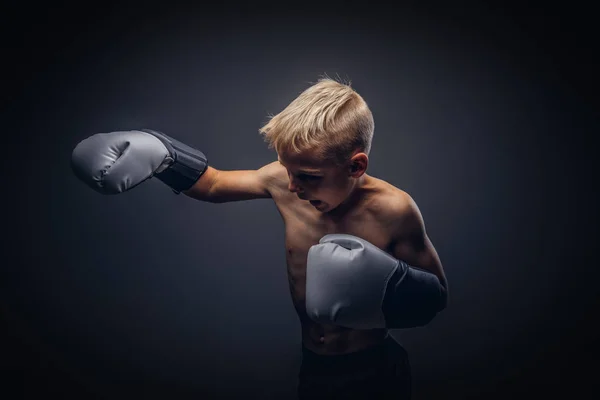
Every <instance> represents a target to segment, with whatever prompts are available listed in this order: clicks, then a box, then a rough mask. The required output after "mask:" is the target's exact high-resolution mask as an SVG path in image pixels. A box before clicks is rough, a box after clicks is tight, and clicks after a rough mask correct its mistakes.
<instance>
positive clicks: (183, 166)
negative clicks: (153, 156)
mask: <svg viewBox="0 0 600 400" xmlns="http://www.w3.org/2000/svg"><path fill="white" fill-rule="evenodd" d="M141 131H142V132H146V133H149V134H151V135H153V136H155V137H156V138H158V139H159V140H160V141H161V142H162V143H163V144H164V145H165V147H166V148H167V149H168V150H169V154H170V158H169V157H168V158H167V159H166V160H165V163H164V164H163V165H162V166H161V167H160V168H159V169H158V170H157V171H158V172H156V173H155V174H154V176H156V177H157V178H158V179H159V180H161V181H162V182H163V183H165V184H166V185H167V186H169V187H170V188H171V189H173V191H174V192H175V193H176V194H179V193H181V192H182V191H184V190H188V189H189V188H191V187H192V186H193V185H194V183H196V181H197V180H198V179H200V177H201V176H202V174H204V172H206V169H207V168H208V160H207V158H206V156H205V155H204V153H202V152H201V151H199V150H197V149H194V148H193V147H190V146H188V145H186V144H185V143H182V142H180V141H178V140H176V139H173V138H171V137H169V136H167V135H165V134H164V133H162V132H158V131H154V130H151V129H141Z"/></svg>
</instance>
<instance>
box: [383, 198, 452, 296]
mask: <svg viewBox="0 0 600 400" xmlns="http://www.w3.org/2000/svg"><path fill="white" fill-rule="evenodd" d="M405 197H406V198H405V201H404V204H403V206H402V207H401V209H400V211H399V212H398V217H397V219H396V227H395V230H394V232H395V235H394V245H393V256H394V257H396V258H397V259H399V260H402V261H404V262H405V263H407V264H408V265H411V266H413V267H417V268H420V269H424V270H426V271H429V272H431V273H433V274H434V275H436V276H437V277H438V279H439V280H440V282H441V283H442V285H443V286H444V287H446V288H447V282H446V276H445V273H444V268H443V266H442V262H441V260H440V257H439V255H438V253H437V251H436V249H435V247H434V245H433V243H432V242H431V240H430V238H429V236H428V235H427V233H426V230H425V222H424V220H423V216H422V215H421V212H420V210H419V208H418V207H417V205H416V203H415V202H414V201H413V200H412V199H411V198H410V196H408V195H406V196H405Z"/></svg>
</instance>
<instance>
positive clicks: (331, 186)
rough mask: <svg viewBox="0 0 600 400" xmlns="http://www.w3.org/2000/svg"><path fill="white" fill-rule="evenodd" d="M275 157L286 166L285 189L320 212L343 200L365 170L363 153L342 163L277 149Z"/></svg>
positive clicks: (332, 207)
mask: <svg viewBox="0 0 600 400" xmlns="http://www.w3.org/2000/svg"><path fill="white" fill-rule="evenodd" d="M278 160H279V162H280V163H281V164H282V165H283V166H284V167H285V168H286V169H287V172H288V178H289V184H288V189H289V190H290V191H291V192H293V193H296V195H297V196H298V198H300V199H301V200H305V201H309V202H310V204H311V205H312V206H313V207H314V208H316V209H317V210H318V211H320V212H328V211H331V210H333V209H335V208H336V207H338V206H339V205H340V204H341V203H342V202H343V201H344V200H346V199H347V198H348V196H349V194H350V193H351V191H352V189H353V188H354V186H355V184H356V181H357V179H358V178H359V177H360V176H361V175H362V174H363V173H364V170H366V155H364V153H358V154H357V155H355V156H353V157H352V159H350V160H348V162H347V163H346V164H345V165H342V166H339V165H334V164H333V163H326V162H322V161H319V160H315V159H314V158H311V155H310V154H287V153H279V157H278ZM357 160H359V162H358V163H357V162H356V161H357ZM356 164H359V167H358V168H357V167H356ZM360 165H362V167H363V168H362V169H361V167H360Z"/></svg>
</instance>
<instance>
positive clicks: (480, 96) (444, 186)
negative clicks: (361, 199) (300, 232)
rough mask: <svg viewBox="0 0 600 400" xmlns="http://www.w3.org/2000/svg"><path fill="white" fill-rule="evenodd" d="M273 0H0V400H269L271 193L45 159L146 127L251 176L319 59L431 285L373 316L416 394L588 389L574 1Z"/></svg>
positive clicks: (291, 368) (295, 353) (289, 363)
mask: <svg viewBox="0 0 600 400" xmlns="http://www.w3.org/2000/svg"><path fill="white" fill-rule="evenodd" d="M294 4H295V5H292V6H283V8H282V6H281V5H279V7H276V8H273V7H268V6H267V5H262V4H261V6H260V7H259V6H255V7H250V6H237V5H234V4H232V3H228V4H227V5H223V6H221V7H220V8H216V7H214V6H213V7H210V8H209V7H208V6H207V7H206V8H201V7H199V6H196V7H180V8H178V9H175V8H172V7H171V6H172V5H171V4H170V5H168V6H167V5H162V6H150V5H148V4H146V5H144V6H143V7H138V6H125V5H120V6H113V5H110V4H108V3H105V4H102V5H100V6H98V5H92V6H89V5H85V7H88V6H89V8H86V9H84V8H83V6H82V5H81V6H73V5H62V6H61V5H59V6H54V7H53V8H51V9H50V8H48V9H40V8H35V7H32V6H31V7H29V6H19V7H16V6H14V5H10V4H9V5H7V6H5V9H4V12H3V13H2V15H3V17H4V19H5V21H4V22H5V23H4V25H3V26H4V27H3V30H4V32H3V35H2V40H3V49H4V51H5V56H6V57H5V58H4V61H3V63H4V65H3V74H2V76H3V91H2V120H3V121H4V122H3V123H4V124H5V127H6V132H5V136H6V138H7V140H6V141H5V147H4V152H3V154H4V155H3V175H4V187H3V193H4V195H3V197H4V200H6V204H5V216H6V218H5V221H6V223H5V224H4V226H5V230H4V231H5V237H4V239H3V242H4V246H5V251H3V253H4V260H3V263H2V276H1V278H2V279H1V281H0V282H1V284H2V286H1V292H0V305H1V307H2V308H1V310H0V311H1V315H2V326H1V328H2V329H1V332H2V333H1V335H2V336H1V337H0V338H1V340H2V347H1V348H0V350H1V351H2V354H1V355H0V360H2V361H1V362H2V364H1V365H2V369H3V371H2V377H3V379H4V380H5V382H3V383H4V385H5V386H4V387H5V388H7V390H9V389H13V390H14V393H15V396H14V397H10V398H40V397H39V395H40V393H59V394H60V396H62V397H63V398H65V397H69V398H70V397H73V398H81V399H84V398H86V399H87V398H102V399H117V398H119V399H120V398H145V399H154V398H156V399H187V398H206V397H209V398H211V397H217V396H220V397H221V398H237V397H238V396H239V395H240V394H241V393H244V394H245V395H246V397H245V398H252V397H256V398H262V399H267V398H273V399H284V398H286V399H287V398H293V396H294V391H295V382H296V374H297V370H298V367H299V362H300V332H299V323H298V320H297V317H296V315H295V312H294V309H293V307H292V303H291V300H290V297H289V293H288V286H287V281H286V269H285V263H284V261H285V258H284V256H285V254H284V248H283V224H282V222H281V220H280V218H279V215H278V213H277V211H276V209H275V207H274V205H273V204H272V202H270V201H268V200H257V201H249V202H239V203H228V204H207V203H202V202H198V201H194V200H192V199H189V198H186V197H183V196H176V195H174V194H173V193H172V192H171V191H170V190H168V189H167V188H166V187H165V186H164V185H162V184H161V183H160V182H159V181H156V180H153V181H150V182H147V183H145V184H144V185H142V186H139V187H138V188H136V189H135V190H132V191H130V192H128V193H125V194H122V195H119V196H113V197H105V196H101V195H99V194H97V193H95V192H93V191H91V190H90V189H88V188H87V187H85V186H84V185H82V184H81V183H80V182H78V181H77V180H76V179H75V177H74V176H73V174H72V172H71V170H70V166H69V157H70V153H71V150H72V149H73V147H74V146H75V145H76V144H77V142H78V141H80V140H82V139H83V138H85V137H87V136H89V135H91V134H94V133H97V132H108V131H112V130H123V129H135V128H141V127H147V128H153V129H158V130H163V131H164V132H166V133H168V134H170V135H172V136H175V137H177V138H179V139H180V140H182V141H185V142H187V143H188V144H190V145H192V146H195V147H198V148H199V149H201V150H202V151H203V152H205V154H206V155H207V156H208V157H209V161H210V162H211V164H212V165H213V166H214V167H215V168H219V169H227V170H233V169H254V168H258V167H260V166H262V165H264V164H266V163H268V162H270V161H272V160H274V159H275V158H276V154H275V153H274V151H272V150H269V149H268V148H267V146H266V144H265V143H264V142H263V141H262V139H261V137H260V136H259V135H258V129H259V127H260V126H261V125H262V124H263V123H264V122H266V118H267V115H268V114H275V113H277V112H279V111H280V110H282V109H283V108H284V107H285V106H286V105H287V104H288V103H289V102H290V101H291V100H292V99H293V98H294V97H295V96H297V95H298V94H299V93H300V92H301V91H302V90H304V89H305V88H306V87H307V86H308V85H309V84H310V83H312V82H315V81H316V80H317V79H318V78H319V76H320V75H321V74H324V73H327V74H329V75H331V76H339V77H341V78H343V79H349V80H351V81H352V82H353V86H354V87H355V88H356V89H357V90H358V91H359V93H361V95H363V97H364V98H365V99H366V100H367V102H368V103H369V105H370V106H371V108H372V110H373V113H374V116H375V121H376V132H375V138H374V142H373V150H372V153H371V158H370V160H371V163H370V167H369V173H370V174H372V175H374V176H377V177H379V178H382V179H384V180H387V181H388V182H390V183H392V184H394V185H396V186H398V187H400V188H402V189H404V190H406V191H407V192H409V193H410V194H411V195H412V196H413V197H414V198H415V200H416V201H417V203H418V204H419V206H420V208H421V211H422V213H423V215H424V218H425V222H426V225H427V229H428V233H429V235H430V237H431V239H432V241H433V243H434V244H435V246H436V248H437V250H438V252H439V254H440V256H441V259H442V261H443V263H444V266H445V269H446V273H447V276H448V280H449V283H450V287H451V298H450V304H449V306H448V309H447V310H446V311H444V313H443V314H441V315H440V316H439V317H438V318H437V319H436V320H434V321H433V322H432V323H431V324H430V325H429V326H427V327H425V328H420V329H414V330H406V331H402V332H394V336H395V337H396V338H397V339H398V340H399V341H400V342H401V343H402V344H403V345H404V346H405V347H406V349H407V350H408V352H409V354H410V356H411V361H412V365H413V373H414V384H415V396H414V398H415V399H430V398H433V397H434V396H443V398H447V399H454V398H456V399H466V398H487V399H495V398H498V399H499V398H506V397H514V396H519V395H521V394H522V395H526V394H529V393H536V394H537V395H541V394H548V393H559V394H567V393H569V396H570V397H575V396H576V395H577V394H578V393H579V392H580V391H581V390H583V388H585V387H586V386H587V385H586V384H587V383H589V379H590V374H589V372H586V368H585V367H584V365H583V363H584V362H586V361H589V360H593V357H594V355H595V354H596V353H594V351H595V350H597V347H595V345H593V343H594V341H593V339H594V338H595V337H596V333H597V331H596V330H595V328H594V327H593V326H592V325H591V324H590V321H593V316H594V315H596V314H597V311H596V308H595V306H596V300H597V299H596V293H597V289H596V287H597V273H596V269H597V263H596V262H594V261H590V260H591V258H590V257H591V254H592V250H593V246H594V244H595V243H594V241H593V239H594V237H595V232H596V231H597V229H596V228H595V226H594V225H593V222H594V219H595V216H596V211H595V210H592V209H591V206H594V205H596V203H597V200H596V197H595V193H596V185H597V179H595V180H593V179H592V175H591V172H592V171H593V167H592V163H593V160H592V156H591V155H592V151H590V150H592V149H593V147H592V141H591V138H592V137H593V136H595V135H597V133H598V126H599V125H598V108H597V102H596V99H597V92H596V90H597V87H598V86H597V78H596V77H595V75H594V73H595V71H596V69H597V65H595V64H594V63H593V54H594V52H595V51H597V49H595V48H594V47H593V40H592V35H593V33H594V31H595V29H592V25H591V23H592V20H591V17H590V15H591V13H590V12H589V10H582V9H580V8H577V7H575V5H573V4H571V3H570V5H571V6H572V8H571V9H568V10H567V9H561V8H558V7H556V8H547V6H546V8H536V9H531V10H528V9H499V8H481V6H480V7H478V8H472V7H470V8H460V7H458V6H453V7H445V8H430V9H426V8H419V7H416V6H411V7H404V8H399V9H392V8H391V6H390V7H386V8H382V7H379V6H375V5H373V4H372V5H371V6H369V5H368V4H367V3H364V4H354V3H352V2H346V3H342V4H333V3H322V4H321V5H314V6H313V5H311V4H308V3H294ZM285 7H287V8H285ZM588 371H589V370H588ZM7 398H8V397H7Z"/></svg>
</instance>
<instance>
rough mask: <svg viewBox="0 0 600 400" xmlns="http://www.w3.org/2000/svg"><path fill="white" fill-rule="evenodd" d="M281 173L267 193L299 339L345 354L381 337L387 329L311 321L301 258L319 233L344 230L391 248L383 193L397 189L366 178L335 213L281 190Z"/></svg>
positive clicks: (283, 186) (318, 348)
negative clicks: (281, 229) (355, 198)
mask: <svg viewBox="0 0 600 400" xmlns="http://www.w3.org/2000/svg"><path fill="white" fill-rule="evenodd" d="M286 178H287V176H285V178H282V179H281V180H280V184H279V185H278V187H277V188H276V190H275V191H274V193H272V197H273V200H274V201H275V204H276V206H277V209H278V210H279V213H280V214H281V216H282V218H283V221H284V225H285V246H286V261H287V271H288V280H289V287H290V293H291V296H292V300H293V304H294V307H295V309H296V312H297V313H298V317H299V319H300V324H301V327H302V342H303V344H304V346H305V347H307V348H308V349H310V350H312V351H314V352H316V353H319V354H345V353H350V352H354V351H358V350H361V349H365V348H368V347H371V346H373V345H375V344H377V343H379V342H381V341H382V340H383V339H384V338H385V337H386V335H387V330H384V329H374V330H352V329H348V328H342V327H339V326H334V325H322V324H318V323H316V322H314V321H312V320H311V319H310V318H309V317H308V316H307V314H306V309H305V282H306V261H307V255H308V250H309V248H310V247H311V246H313V245H315V244H317V243H318V242H319V240H320V239H321V237H323V236H324V235H326V234H331V233H345V234H350V235H355V236H358V237H361V238H363V239H365V240H367V241H369V242H371V243H373V244H374V245H375V246H377V247H379V248H380V249H382V250H384V251H387V252H389V250H390V248H391V244H392V243H391V241H392V239H391V236H392V235H391V233H390V227H389V226H386V223H385V221H386V219H385V205H386V197H388V196H393V195H394V194H395V193H397V192H398V191H399V189H396V188H394V187H393V186H392V185H390V184H388V183H386V182H384V181H382V180H379V179H377V178H373V177H368V179H369V182H370V184H369V185H368V187H367V188H365V189H364V190H362V189H361V190H362V191H363V192H364V193H361V195H362V196H361V198H362V200H361V201H360V202H358V203H357V204H356V206H354V207H353V208H352V209H350V210H349V211H348V212H347V213H346V215H344V216H343V217H341V218H334V217H330V216H328V214H324V213H321V212H319V211H317V210H316V209H315V208H314V207H313V206H311V205H310V204H309V203H308V202H307V201H303V200H300V199H299V198H298V196H297V195H296V194H294V193H291V192H289V190H287V179H286Z"/></svg>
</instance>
